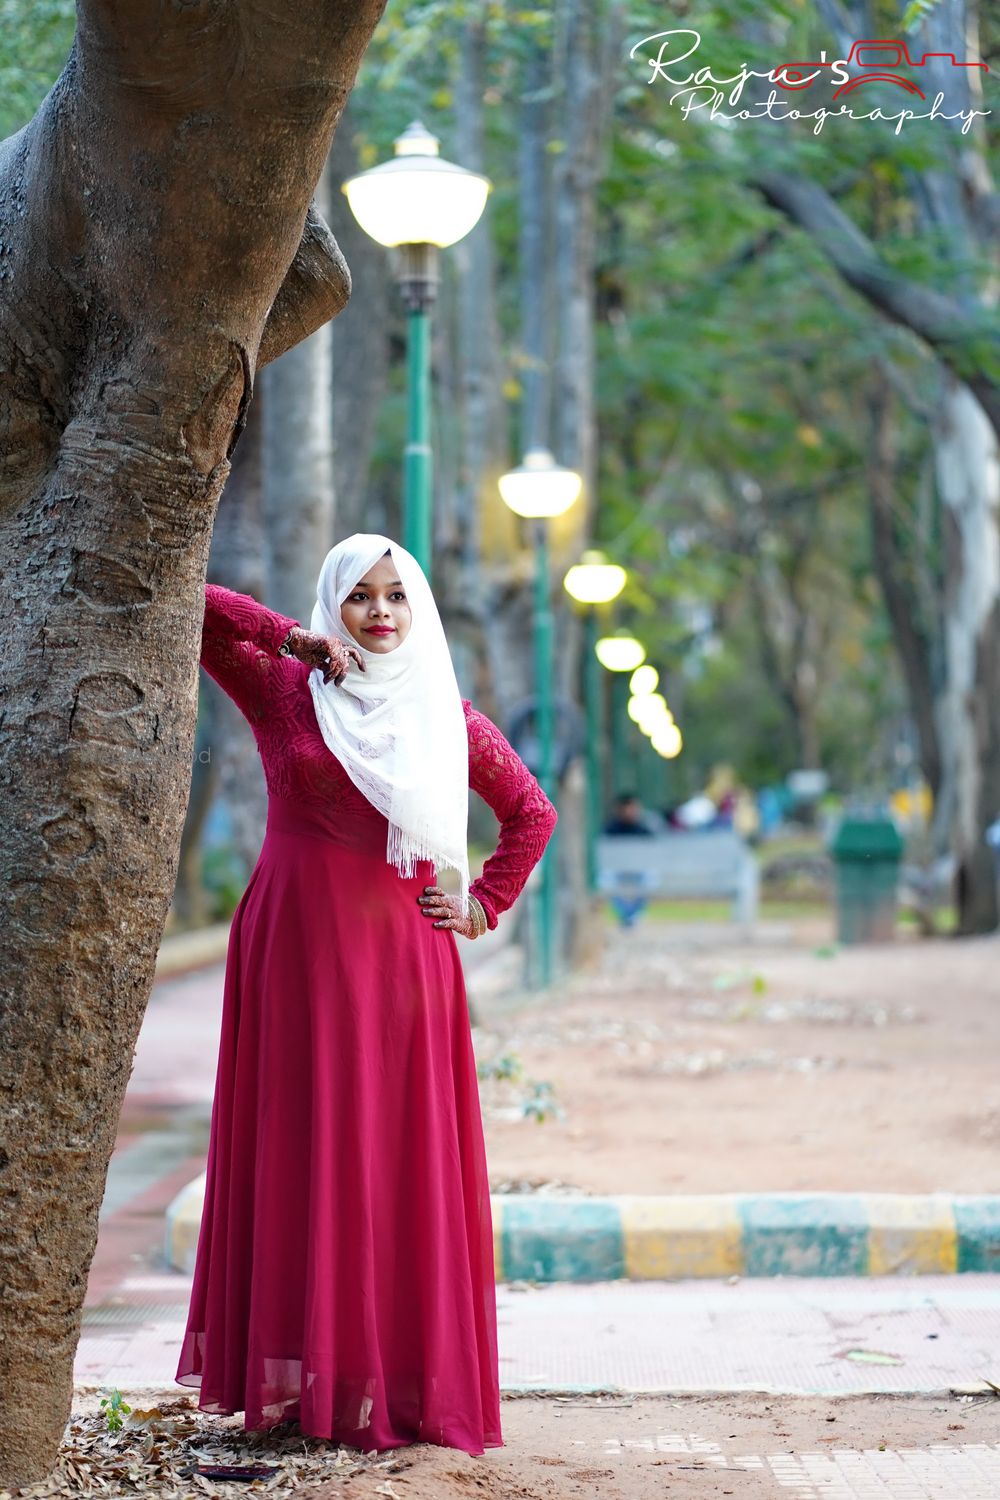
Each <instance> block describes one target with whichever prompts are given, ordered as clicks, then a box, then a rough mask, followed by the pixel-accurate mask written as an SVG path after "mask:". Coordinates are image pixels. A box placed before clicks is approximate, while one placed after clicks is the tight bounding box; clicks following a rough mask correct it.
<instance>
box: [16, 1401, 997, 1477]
mask: <svg viewBox="0 0 1000 1500" xmlns="http://www.w3.org/2000/svg"><path fill="white" fill-rule="evenodd" d="M123 1394H124V1397H125V1399H126V1400H127V1401H128V1403H129V1404H130V1405H132V1406H139V1405H141V1406H143V1407H144V1408H146V1409H148V1408H150V1407H155V1405H156V1402H157V1396H156V1395H155V1394H153V1393H150V1392H143V1393H130V1392H128V1391H126V1392H124V1393H123ZM162 1400H163V1407H164V1410H166V1409H167V1408H168V1407H171V1409H172V1410H173V1412H174V1413H175V1418H176V1412H177V1410H187V1411H188V1413H189V1416H188V1418H185V1419H184V1423H183V1425H184V1426H185V1428H186V1427H187V1425H188V1423H190V1430H189V1431H185V1433H184V1435H183V1436H177V1437H173V1438H161V1439H160V1440H159V1441H160V1454H159V1457H160V1458H162V1459H163V1460H164V1462H162V1463H160V1464H159V1467H158V1468H157V1469H156V1471H155V1472H154V1471H153V1469H151V1468H144V1467H143V1466H141V1465H130V1464H129V1463H128V1462H126V1463H124V1464H122V1465H121V1466H120V1471H121V1475H122V1479H121V1481H120V1482H119V1484H114V1485H113V1486H112V1487H111V1488H110V1489H105V1490H103V1491H101V1490H100V1489H92V1488H91V1487H90V1483H89V1481H88V1479H87V1476H86V1475H84V1476H81V1477H80V1478H78V1479H77V1480H76V1481H75V1482H74V1486H73V1488H72V1489H65V1490H64V1489H59V1488H54V1487H52V1486H50V1487H49V1488H47V1489H45V1490H36V1491H35V1492H34V1493H35V1495H36V1496H38V1495H41V1494H44V1495H45V1496H46V1497H48V1496H55V1495H64V1494H73V1495H91V1494H97V1493H104V1494H112V1495H116V1496H124V1495H134V1494H142V1495H144V1496H146V1497H147V1500H161V1497H166V1496H172V1497H179V1496H184V1497H185V1500H186V1497H188V1496H191V1495H216V1496H218V1497H220V1500H230V1497H235V1496H237V1495H252V1494H260V1493H262V1492H263V1493H270V1494H272V1495H274V1494H277V1495H282V1496H284V1495H294V1496H296V1497H299V1500H335V1497H341V1496H348V1497H357V1500H375V1497H382V1496H385V1497H388V1500H467V1497H476V1500H480V1497H481V1500H597V1497H600V1500H647V1497H649V1496H654V1495H655V1496H659V1495H670V1496H671V1497H676V1500H695V1497H698V1500H701V1497H704V1496H711V1497H716V1496H726V1495H733V1496H738V1497H740V1500H753V1497H757V1496H760V1497H764V1496H767V1497H771V1500H775V1497H776V1496H778V1495H780V1494H781V1493H789V1485H790V1483H791V1482H792V1480H793V1479H795V1478H796V1477H799V1476H800V1475H801V1474H802V1473H803V1470H802V1469H801V1468H800V1465H801V1463H802V1459H800V1458H799V1457H798V1455H813V1456H815V1455H823V1457H824V1458H825V1459H826V1460H827V1461H828V1462H829V1463H830V1464H831V1465H834V1466H839V1465H840V1462H841V1461H842V1460H845V1459H846V1463H845V1464H844V1467H843V1470H842V1472H843V1473H844V1474H845V1475H848V1474H849V1475H850V1476H851V1477H850V1480H848V1479H847V1478H844V1479H842V1480H841V1484H842V1485H843V1484H847V1483H848V1482H850V1483H851V1484H852V1488H850V1489H846V1488H837V1487H836V1485H835V1486H834V1490H833V1491H829V1492H830V1493H834V1492H835V1493H837V1494H853V1493H855V1492H856V1493H857V1494H859V1495H861V1494H870V1493H875V1492H876V1491H875V1490H874V1489H865V1488H863V1487H862V1488H859V1489H858V1490H857V1491H855V1490H854V1488H853V1482H854V1481H855V1479H856V1477H857V1474H858V1468H857V1466H858V1465H859V1464H860V1465H861V1466H862V1467H863V1469H864V1470H865V1471H866V1472H867V1471H868V1466H869V1465H877V1464H892V1463H895V1464H897V1465H899V1464H903V1463H905V1462H907V1461H908V1460H907V1457H906V1454H905V1452H904V1454H903V1455H902V1456H901V1455H900V1454H899V1453H898V1450H908V1451H909V1453H910V1455H911V1457H910V1460H909V1461H912V1455H913V1453H914V1451H915V1450H919V1451H918V1452H917V1453H916V1457H917V1460H918V1461H920V1460H921V1458H923V1460H924V1461H925V1462H926V1461H927V1460H928V1459H930V1460H932V1461H934V1462H940V1460H941V1455H942V1454H944V1455H946V1456H948V1457H953V1458H955V1459H956V1460H958V1459H960V1458H961V1455H962V1451H963V1450H964V1449H965V1448H966V1446H968V1447H969V1449H970V1454H971V1457H972V1459H973V1460H977V1459H978V1454H979V1453H981V1451H982V1450H981V1447H980V1449H979V1450H978V1453H977V1451H976V1450H974V1449H973V1445H977V1444H978V1445H983V1444H986V1445H989V1446H990V1447H993V1446H994V1445H996V1444H997V1442H998V1438H1000V1401H998V1400H997V1399H996V1398H995V1397H985V1398H984V1397H982V1396H978V1395H977V1396H964V1397H963V1396H957V1395H953V1396H941V1397H921V1396H912V1395H911V1396H905V1397H892V1396H865V1397H839V1398H835V1399H829V1398H820V1397H794V1398H793V1397H776V1396H770V1395H753V1394H750V1395H747V1394H744V1395H735V1396H685V1397H676V1396H642V1395H635V1396H631V1395H621V1394H619V1393H615V1392H608V1393H605V1394H600V1393H594V1394H590V1393H588V1394H585V1395H574V1394H570V1395H556V1394H551V1395H548V1396H542V1395H538V1394H536V1393H535V1392H531V1393H529V1394H525V1395H514V1394H509V1395H505V1396H504V1398H503V1402H502V1406H501V1414H502V1415H501V1421H502V1424H503V1434H504V1440H505V1441H504V1446H503V1447H502V1448H491V1449H488V1450H487V1452H486V1453H485V1454H484V1455H481V1456H472V1455H470V1454H466V1453H463V1452H461V1451H459V1450H457V1449H447V1448H436V1447H433V1446H431V1445H429V1444H424V1443H422V1444H415V1445H413V1446H412V1447H404V1448H396V1449H392V1450H389V1451H387V1452H385V1453H383V1454H377V1455H374V1456H373V1457H371V1458H366V1457H365V1456H364V1455H361V1454H359V1453H358V1452H357V1450H348V1449H340V1450H339V1451H338V1450H337V1449H336V1448H332V1447H329V1446H327V1447H326V1449H325V1451H323V1449H322V1446H321V1445H319V1444H317V1442H316V1441H315V1440H314V1439H308V1440H305V1441H303V1439H302V1438H301V1437H298V1438H296V1436H295V1435H294V1430H292V1431H290V1432H289V1433H288V1434H287V1435H283V1436H282V1437H281V1438H279V1439H278V1440H277V1441H276V1440H275V1439H274V1438H273V1437H272V1438H270V1439H267V1440H266V1441H264V1442H262V1443H261V1445H260V1446H259V1447H256V1446H255V1450H254V1451H253V1452H252V1453H251V1454H250V1457H251V1459H252V1461H254V1462H256V1463H262V1464H270V1465H275V1466H276V1470H280V1472H278V1473H277V1477H274V1478H272V1479H269V1480H266V1481H264V1480H259V1481H257V1482H255V1483H252V1484H250V1483H242V1484H237V1483H235V1482H232V1481H230V1482H223V1481H217V1482H216V1481H210V1480H207V1479H199V1480H193V1479H192V1478H190V1477H187V1478H181V1477H180V1475H181V1474H182V1473H184V1472H185V1471H188V1473H189V1470H190V1464H191V1462H192V1461H200V1458H199V1455H201V1456H204V1454H205V1453H206V1452H208V1451H209V1450H212V1451H213V1453H214V1459H215V1461H216V1462H218V1461H221V1460H222V1459H228V1461H230V1462H234V1461H236V1459H237V1458H242V1453H241V1450H242V1449H243V1447H244V1443H243V1438H242V1434H241V1431H240V1426H239V1423H240V1419H239V1418H238V1417H235V1418H228V1419H227V1418H220V1417H209V1418H202V1417H199V1416H198V1415H197V1413H194V1412H193V1410H192V1408H191V1407H190V1405H189V1403H190V1401H193V1398H184V1399H183V1400H181V1401H177V1400H176V1392H175V1391H171V1392H169V1393H166V1392H165V1393H163V1397H162ZM96 1402H97V1397H96V1396H95V1395H78V1396H77V1397H76V1399H75V1400H74V1406H73V1413H74V1421H75V1422H76V1423H77V1424H78V1425H79V1426H81V1427H83V1426H85V1425H86V1424H87V1423H88V1422H90V1423H92V1422H93V1413H94V1412H95V1411H96ZM251 1436H252V1437H253V1438H255V1439H256V1438H257V1437H263V1435H259V1434H254V1435H251ZM227 1437H228V1439H229V1441H230V1446H231V1448H232V1451H231V1452H229V1453H225V1452H223V1444H224V1441H225V1439H226V1438H227ZM108 1446H109V1445H108V1442H107V1439H106V1438H105V1439H100V1440H97V1439H95V1440H94V1441H93V1442H92V1444H91V1449H92V1451H91V1452H90V1455H89V1456H90V1460H91V1465H92V1470H91V1471H92V1472H95V1473H97V1474H101V1473H107V1472H109V1471H108V1470H107V1469H106V1468H105V1467H104V1466H103V1465H102V1463H101V1461H100V1451H103V1450H105V1449H107V1447H108ZM119 1446H120V1447H121V1449H122V1451H123V1453H125V1452H129V1451H132V1450H134V1447H135V1438H134V1435H131V1436H130V1435H129V1434H127V1433H126V1434H125V1435H124V1436H123V1437H120V1439H119ZM849 1455H857V1456H858V1457H856V1458H854V1459H852V1458H850V1457H849ZM987 1457H988V1458H989V1457H991V1455H987ZM997 1459H998V1462H1000V1453H998V1454H997ZM243 1461H245V1459H244V1460H243ZM810 1461H811V1462H812V1463H813V1464H815V1462H816V1458H815V1457H813V1458H812V1459H811V1460H810ZM979 1461H981V1459H980V1460H979ZM849 1465H854V1467H848V1466H849ZM130 1468H131V1477H129V1469H130ZM872 1472H873V1470H872ZM265 1484H266V1486H267V1488H266V1490H265ZM826 1492H827V1491H825V1490H819V1489H817V1490H815V1491H814V1490H813V1489H812V1487H811V1486H810V1485H808V1483H805V1484H802V1485H801V1486H797V1487H796V1488H795V1493H797V1494H805V1495H811V1494H819V1493H826ZM878 1492H880V1493H881V1492H882V1491H881V1490H879V1491H878ZM895 1492H896V1491H895V1490H893V1493H895ZM919 1492H920V1491H917V1490H914V1491H913V1493H919ZM899 1493H903V1491H902V1490H901V1491H899ZM907 1493H909V1491H907ZM935 1493H941V1494H945V1493H946V1491H945V1490H940V1491H935ZM952 1493H954V1494H955V1495H958V1494H960V1493H964V1490H960V1489H957V1488H956V1489H955V1490H953V1491H952ZM975 1493H977V1494H978V1493H986V1491H985V1490H979V1489H976V1491H975Z"/></svg>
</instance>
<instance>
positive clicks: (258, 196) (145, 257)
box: [0, 0, 382, 1489]
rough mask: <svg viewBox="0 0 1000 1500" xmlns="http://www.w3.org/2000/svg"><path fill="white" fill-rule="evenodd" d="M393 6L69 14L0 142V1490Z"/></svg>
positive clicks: (89, 1182)
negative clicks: (322, 176)
mask: <svg viewBox="0 0 1000 1500" xmlns="http://www.w3.org/2000/svg"><path fill="white" fill-rule="evenodd" d="M381 10H382V0H352V3H351V4H347V3H344V0H303V3H302V4H300V5H298V6H296V7H294V9H292V10H285V9H282V8H277V9H275V8H273V7H272V8H271V9H267V8H265V7H261V6H258V5H256V4H252V3H251V0H233V3H231V4H228V5H226V6H224V7H222V6H220V7H208V6H205V5H184V6H171V7H163V6H154V7H150V6H143V5H140V4H139V3H138V0H80V4H79V8H78V30H77V37H76V41H75V44H74V47H73V51H72V53H71V56H70V58H69V60H68V62H67V65H66V68H65V69H64V71H63V73H62V75H61V76H60V78H59V80H58V81H57V83H56V84H55V86H54V87H53V89H52V91H51V92H50V94H49V95H48V96H47V98H46V99H45V101H44V102H43V104H42V106H41V107H40V109H39V112H38V114H37V115H36V117H35V118H34V120H33V121H32V122H31V123H30V124H29V125H28V126H27V127H26V128H25V129H24V130H23V131H21V132H20V133H19V134H18V135H16V136H14V137H12V138H11V139H10V140H8V141H6V142H4V143H3V145H2V146H0V246H2V249H0V279H2V280H3V282H4V298H3V302H2V304H0V390H2V393H3V395H2V409H0V424H2V431H3V436H4V444H3V446H4V456H3V463H2V467H0V557H2V559H3V568H2V577H0V581H2V587H3V593H4V598H5V600H6V602H7V605H8V628H7V630H6V631H5V637H4V653H3V657H2V661H0V788H2V799H3V809H4V819H5V828H4V837H3V840H2V843H3V853H2V856H0V857H2V875H3V879H2V886H0V888H2V893H3V894H2V900H3V910H2V921H0V987H2V988H0V1100H2V1123H0V1129H2V1141H0V1220H2V1223H3V1226H4V1228H3V1238H2V1241H0V1287H2V1295H0V1392H2V1399H3V1408H2V1411H0V1486H2V1487H6V1488H8V1489H13V1488H16V1487H17V1486H19V1485H23V1484H25V1483H28V1482H32V1481H36V1480H39V1479H40V1478H42V1477H43V1476H44V1475H45V1474H46V1473H47V1472H48V1470H49V1468H50V1467H51V1464H52V1461H53V1458H54V1456H55V1453H56V1450H57V1446H58V1443H59V1440H60V1438H61V1436H62V1432H63V1429H64V1426H65V1422H66V1418H67V1415H68V1412H69V1409H70V1398H71V1391H72V1365H73V1355H74V1351H75V1348H76V1344H77V1340H78V1337H79V1331H80V1321H81V1307H82V1302H83V1297H84V1292H85V1288H86V1280H87V1271H88V1268H89V1266H90V1262H91V1259H92V1256H93V1251H94V1246H95V1243H96V1237H97V1218H98V1210H99V1207H100V1204H101V1199H102V1196H103V1192H104V1186H105V1179H106V1174H107V1167H108V1161H109V1158H110V1156H111V1151H112V1148H113V1145H114V1139H115V1128H116V1123H117V1119H118V1114H119V1110H120V1106H121V1101H122V1096H123V1093H124V1090H125V1085H126V1083H127V1080H128V1076H129V1073H130V1070H131V1064H132V1056H133V1049H134V1045H135V1040H136V1036H137V1034H138V1031H139V1026H140V1023H141V1021H142V1016H143V1013H144V1010H145V1006H146V1002H147V999H148V996H149V991H150V987H151V985H152V980H153V972H154V964H155V959H156V953H157V949H158V946H159V941H160V936H161V934H162V931H163V924H164V918H165V916H166V912H167V907H168V903H169V899H170V895H171V892H172V891H173V889H174V883H175V876H176V870H177V862H178V849H179V844H180V837H181V827H182V823H183V816H184V808H185V805H186V802H187V797H188V789H189V785H190V776H191V754H192V744H193V731H194V721H195V701H196V679H197V672H198V666H197V656H198V643H199V638H200V631H201V621H202V615H203V593H202V589H203V583H204V578H205V568H206V563H207V558H208V549H209V541H210V538H211V533H212V526H213V522H214V518H215V510H216V506H217V503H218V499H219V494H220V491H221V489H222V485H223V482H224V480H225V478H226V475H227V473H228V467H229V465H228V455H229V454H230V453H231V452H232V450H233V447H234V445H235V442H236V439H237V437H238V435H239V433H240V431H241V430H242V427H243V424H244V421H245V418H246V411H247V407H248V405H249V401H250V398H251V392H252V385H253V378H254V371H255V368H256V367H257V365H258V363H259V362H260V360H259V357H258V356H259V354H260V355H261V357H265V358H266V357H276V355H277V354H278V353H280V352H281V351H282V350H283V348H285V347H289V346H290V345H291V344H292V343H294V342H296V341H297V340H298V339H299V338H301V337H302V336H303V335H304V333H305V332H307V331H309V330H310V328H311V327H316V326H319V325H320V324H321V323H323V322H325V321H326V320H327V319H328V318H329V317H331V316H332V315H333V314H334V313H335V312H336V311H337V310H338V308H339V306H340V305H342V303H343V301H344V300H345V299H346V295H347V290H348V288H347V279H346V269H345V268H344V266H343V262H342V260H340V258H339V255H337V254H336V253H335V246H334V245H333V241H332V236H329V234H328V232H326V231H325V230H324V229H323V228H322V226H320V225H319V223H318V221H317V220H315V219H314V220H313V221H312V222H311V223H310V224H307V210H308V207H309V201H310V196H311V193H312V190H313V188H314V186H315V183H316V181H317V179H318V177H319V173H320V170H321V168H322V165H323V161H324V160H325V157H326V154H327V150H328V148H329V144H330V139H331V135H332V132H333V130H334V128H335V125H336V122H337V120H338V118H339V116H340V113H341V111H342V109H343V106H344V102H345V100H346V98H347V95H348V93H349V91H350V89H351V87H352V85H353V82H354V78H355V75H356V72H357V69H358V66H359V63H360V60H361V57H362V54H363V52H364V49H365V47H366V46H367V44H368V41H369V38H370V36H371V33H372V30H373V28H374V26H375V24H376V22H377V20H378V17H379V15H380V13H381ZM283 286H284V287H285V291H284V293H282V287H283ZM289 309H291V310H292V312H293V314H294V316H289ZM266 324H267V325H268V327H267V329H265V325H266ZM262 336H263V344H262Z"/></svg>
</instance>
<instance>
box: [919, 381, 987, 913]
mask: <svg viewBox="0 0 1000 1500" xmlns="http://www.w3.org/2000/svg"><path fill="white" fill-rule="evenodd" d="M946 383H947V389H946V392H945V398H944V402H943V405H942V408H941V412H940V415H939V417H938V420H937V422H936V423H935V433H934V438H935V460H936V464H937V481H938V492H939V494H940V496H941V500H942V503H943V505H944V507H945V611H946V613H945V652H946V659H947V674H946V688H945V692H944V693H943V694H942V697H941V700H940V702H939V704H938V714H937V729H938V739H939V742H940V745H941V758H942V781H941V793H940V797H939V799H938V803H937V806H936V807H935V812H934V823H935V830H934V831H935V835H936V839H938V840H939V839H943V837H944V834H945V831H946V830H951V842H952V849H953V852H954V854H955V859H956V863H957V875H956V881H957V885H956V899H957V901H958V908H959V912H958V918H959V920H958V931H959V933H962V934H964V933H973V932H992V931H993V930H994V929H995V927H996V925H997V887H996V876H995V873H994V864H993V853H992V850H991V849H990V848H989V846H988V845H987V843H986V842H985V839H984V837H983V834H984V832H985V829H986V827H987V825H988V824H989V823H990V822H991V821H992V820H993V819H994V818H995V817H997V815H998V814H1000V707H998V704H1000V654H998V653H1000V529H998V503H1000V485H998V469H997V442H996V434H995V432H994V429H993V427H992V425H991V423H990V422H989V420H988V419H987V417H986V414H985V412H984V411H983V409H982V407H981V406H980V405H979V402H978V401H977V400H976V398H975V397H974V396H973V394H972V392H971V391H970V390H969V388H968V386H965V385H962V384H960V383H959V382H957V381H954V380H952V379H951V378H950V377H946Z"/></svg>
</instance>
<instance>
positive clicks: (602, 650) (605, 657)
mask: <svg viewBox="0 0 1000 1500" xmlns="http://www.w3.org/2000/svg"><path fill="white" fill-rule="evenodd" d="M594 653H595V655H596V656H597V660H598V661H599V662H600V664H601V666H602V667H605V668H606V669H607V670H608V671H609V672H613V673H614V674H615V676H614V687H613V688H612V692H611V762H612V765H613V767H614V770H615V775H614V777H613V778H612V779H613V783H614V785H616V786H620V785H621V780H620V778H621V774H622V768H623V767H624V765H625V759H626V753H627V751H628V736H627V734H626V729H627V725H626V724H625V723H624V722H623V719H624V717H625V716H624V714H623V713H622V709H623V707H627V703H628V698H627V693H628V683H626V682H625V680H624V673H626V672H634V671H635V670H636V668H637V667H641V666H642V664H643V662H644V661H645V660H646V648H645V646H644V645H643V644H642V642H641V641H637V640H636V638H635V636H634V635H632V634H631V633H630V632H629V631H627V630H624V629H623V630H616V631H615V632H614V633H613V634H612V635H605V636H602V637H601V639H600V640H599V641H598V642H597V643H596V645H595V646H594ZM631 759H632V762H633V767H634V757H631Z"/></svg>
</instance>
